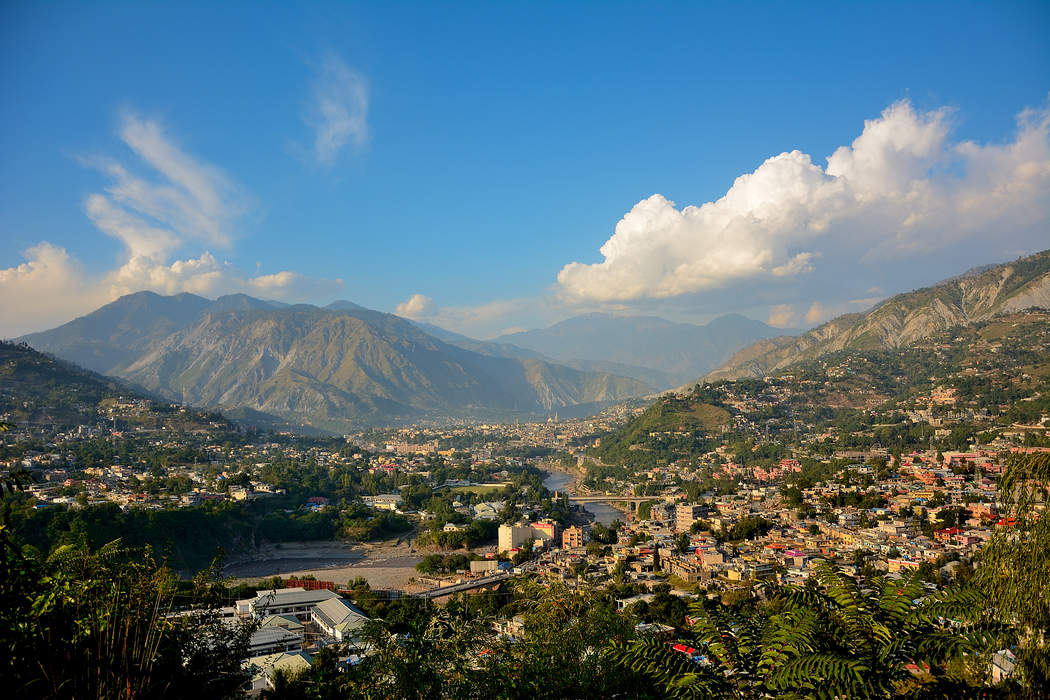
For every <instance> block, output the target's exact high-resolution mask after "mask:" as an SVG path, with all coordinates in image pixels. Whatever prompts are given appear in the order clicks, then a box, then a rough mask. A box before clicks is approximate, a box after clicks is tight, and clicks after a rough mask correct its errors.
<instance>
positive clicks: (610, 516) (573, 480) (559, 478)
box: [543, 468, 627, 525]
mask: <svg viewBox="0 0 1050 700" xmlns="http://www.w3.org/2000/svg"><path fill="white" fill-rule="evenodd" d="M544 472H545V473H546V474H547V476H546V478H544V479H543V485H544V486H545V487H546V488H547V490H548V491H557V492H558V493H563V494H568V495H570V496H575V495H577V486H578V484H579V482H580V475H579V474H576V473H573V472H568V471H563V470H560V469H551V468H548V469H546V470H544ZM584 510H586V511H587V512H588V513H590V514H591V515H593V516H594V522H597V523H601V524H602V525H609V524H610V523H612V521H614V520H619V521H621V522H623V521H625V520H626V519H627V511H626V510H622V509H620V508H617V507H616V506H614V505H612V504H611V503H588V504H587V505H585V506H584Z"/></svg>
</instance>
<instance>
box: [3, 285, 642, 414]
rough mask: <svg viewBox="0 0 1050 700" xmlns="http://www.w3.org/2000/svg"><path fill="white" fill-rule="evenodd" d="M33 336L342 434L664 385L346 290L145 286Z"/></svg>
mask: <svg viewBox="0 0 1050 700" xmlns="http://www.w3.org/2000/svg"><path fill="white" fill-rule="evenodd" d="M22 340H24V341H25V342H27V343H29V344H30V345H32V346H33V347H36V348H38V349H40V350H44V351H46V352H49V353H52V354H54V355H56V356H58V357H61V358H63V359H66V360H68V361H70V362H74V363H76V364H78V365H81V366H84V367H87V368H88V369H91V370H93V371H96V372H99V373H102V374H106V375H111V376H116V377H120V378H122V379H124V380H126V381H129V382H132V383H134V384H136V385H138V386H141V387H143V388H144V389H146V390H148V391H150V392H153V393H156V394H157V395H160V396H163V397H166V398H169V399H172V400H176V401H180V402H183V403H187V404H191V405H197V406H205V407H214V408H220V409H223V410H224V411H229V412H230V413H231V415H238V414H240V415H245V414H247V415H253V414H261V415H262V416H270V417H276V418H280V419H283V420H285V421H288V422H291V423H295V424H301V425H305V426H309V427H313V428H318V429H322V430H326V431H331V432H343V431H345V430H347V429H350V428H352V427H359V426H361V425H368V424H378V423H387V422H400V421H407V420H417V419H427V418H434V419H437V418H441V417H464V418H467V417H473V418H495V417H530V416H537V415H545V414H548V413H551V412H558V411H561V412H563V413H566V414H568V413H570V412H572V411H582V410H586V409H588V408H595V407H600V405H603V404H605V403H608V402H613V401H617V400H622V399H624V398H628V397H630V396H636V395H639V394H645V393H649V392H650V391H651V390H652V388H651V387H650V386H648V385H646V384H644V383H642V382H640V381H638V380H634V379H630V378H624V377H618V376H614V375H611V374H608V373H595V372H584V371H580V370H576V369H573V368H570V367H566V366H562V365H557V364H554V363H550V362H547V361H544V360H541V359H535V358H516V357H494V356H491V355H486V354H480V353H477V352H473V351H471V350H467V349H463V348H460V347H456V346H454V345H450V344H448V343H446V342H444V341H442V340H440V339H438V338H435V337H434V336H432V335H429V334H427V333H425V332H423V331H422V330H420V329H419V328H417V327H416V326H414V325H413V324H411V323H410V322H408V321H406V320H404V319H401V318H399V317H397V316H394V315H391V314H385V313H381V312H378V311H371V310H368V309H365V308H363V307H360V306H358V305H356V304H353V303H352V302H345V301H340V302H334V303H333V304H330V305H329V306H328V307H327V308H323V309H322V308H319V307H316V306H311V305H307V304H298V305H287V304H281V303H278V302H269V301H264V300H259V299H254V298H252V297H248V296H245V295H230V296H226V297H220V298H219V299H217V300H215V301H210V300H208V299H204V298H202V297H198V296H195V295H192V294H180V295H175V296H171V297H165V296H161V295H158V294H154V293H152V292H139V293H137V294H132V295H128V296H126V297H122V298H121V299H118V300H117V301H115V302H113V303H111V304H107V305H106V306H104V307H102V308H100V309H98V310H96V311H95V312H92V313H91V314H88V315H86V316H83V317H81V318H78V319H75V320H74V321H71V322H69V323H67V324H64V325H63V326H59V327H58V328H55V329H52V330H50V331H44V332H42V333H34V334H31V335H28V336H25V337H24V338H23V339H22Z"/></svg>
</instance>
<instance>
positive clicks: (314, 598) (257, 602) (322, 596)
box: [237, 588, 339, 621]
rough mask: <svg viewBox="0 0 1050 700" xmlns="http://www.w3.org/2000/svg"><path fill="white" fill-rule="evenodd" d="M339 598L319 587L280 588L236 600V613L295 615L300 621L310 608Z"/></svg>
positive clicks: (265, 615)
mask: <svg viewBox="0 0 1050 700" xmlns="http://www.w3.org/2000/svg"><path fill="white" fill-rule="evenodd" d="M333 598H339V596H338V595H337V594H335V593H333V592H332V591H329V590H325V589H323V588H322V589H320V590H316V591H308V590H305V589H303V588H281V589H277V590H273V591H267V592H265V593H261V594H259V595H257V596H255V597H254V598H245V599H244V600H238V601H237V614H238V615H240V616H242V617H247V616H249V615H254V616H255V617H268V616H270V615H295V616H296V617H297V618H299V620H300V621H306V620H308V619H309V618H310V608H312V607H314V606H315V605H318V604H320V603H323V602H325V601H326V600H331V599H333Z"/></svg>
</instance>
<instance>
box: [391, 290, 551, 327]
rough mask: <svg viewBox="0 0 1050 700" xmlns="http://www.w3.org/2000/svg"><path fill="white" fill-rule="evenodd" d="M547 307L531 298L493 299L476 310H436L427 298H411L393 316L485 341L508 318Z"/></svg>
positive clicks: (440, 308) (457, 308) (442, 308)
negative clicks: (484, 338)
mask: <svg viewBox="0 0 1050 700" xmlns="http://www.w3.org/2000/svg"><path fill="white" fill-rule="evenodd" d="M550 303H551V300H548V299H537V298H534V299H497V300H496V301H490V302H486V303H484V304H478V305H476V306H439V305H438V304H436V303H435V302H434V300H433V299H431V298H430V297H428V296H425V295H423V294H413V295H412V296H410V297H409V298H408V299H406V300H405V301H403V302H401V303H400V304H398V305H397V307H396V308H395V309H394V313H396V314H397V315H398V316H403V317H405V318H410V319H412V320H413V321H427V322H428V323H433V324H434V325H436V326H440V327H441V328H445V329H447V330H451V331H456V332H458V333H463V334H465V335H469V336H473V337H485V336H489V335H493V334H494V333H496V330H497V329H499V328H505V327H506V325H507V320H508V317H510V316H512V315H514V314H517V313H520V312H539V311H541V310H546V309H547V307H548V305H549V304H550ZM509 332H513V331H509ZM496 334H498V333H496Z"/></svg>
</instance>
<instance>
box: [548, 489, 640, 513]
mask: <svg viewBox="0 0 1050 700" xmlns="http://www.w3.org/2000/svg"><path fill="white" fill-rule="evenodd" d="M566 496H567V498H568V499H569V501H570V502H572V503H627V504H628V505H630V506H631V508H633V509H634V510H638V504H640V503H645V502H646V501H658V500H660V497H659V496H628V495H618V494H608V493H606V494H600V493H598V494H594V493H592V494H588V495H586V496H574V495H572V494H566ZM554 498H555V500H557V498H558V492H557V491H555V492H554Z"/></svg>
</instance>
